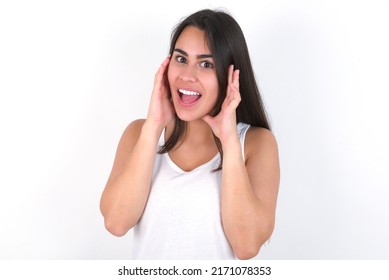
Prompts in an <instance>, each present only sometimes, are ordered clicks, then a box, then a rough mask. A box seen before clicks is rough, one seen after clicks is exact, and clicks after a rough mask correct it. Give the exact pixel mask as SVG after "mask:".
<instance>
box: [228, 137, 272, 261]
mask: <svg viewBox="0 0 389 280" xmlns="http://www.w3.org/2000/svg"><path fill="white" fill-rule="evenodd" d="M221 212H222V213H221V216H222V223H223V228H224V231H225V233H226V236H227V238H228V240H229V242H230V244H231V247H232V248H233V250H234V252H235V254H236V255H237V257H238V258H241V259H248V258H252V257H254V256H255V255H256V254H257V253H258V251H259V249H260V247H261V245H262V243H263V242H265V241H266V240H267V238H268V237H267V235H268V234H267V229H268V224H267V223H268V219H267V218H266V216H265V215H262V213H263V211H261V202H260V200H259V198H258V197H257V196H256V195H255V192H254V190H253V187H252V186H251V183H250V179H249V176H248V174H247V170H246V166H245V161H244V159H243V156H242V148H241V144H240V142H239V140H238V139H237V141H231V142H230V143H228V144H224V146H223V171H222V200H221Z"/></svg>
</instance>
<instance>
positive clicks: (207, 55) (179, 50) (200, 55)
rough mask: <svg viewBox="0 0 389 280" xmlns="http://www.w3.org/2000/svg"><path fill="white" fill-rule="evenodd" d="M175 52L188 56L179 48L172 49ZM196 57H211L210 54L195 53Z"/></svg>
mask: <svg viewBox="0 0 389 280" xmlns="http://www.w3.org/2000/svg"><path fill="white" fill-rule="evenodd" d="M174 51H175V52H178V53H180V54H182V55H184V56H189V55H188V53H187V52H186V51H183V50H181V49H174ZM196 57H197V58H212V54H198V55H196Z"/></svg>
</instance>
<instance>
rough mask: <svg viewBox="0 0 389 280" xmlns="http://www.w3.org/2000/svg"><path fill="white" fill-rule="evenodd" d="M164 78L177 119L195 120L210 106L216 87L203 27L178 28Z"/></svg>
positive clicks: (213, 102) (215, 97) (214, 97)
mask: <svg viewBox="0 0 389 280" xmlns="http://www.w3.org/2000/svg"><path fill="white" fill-rule="evenodd" d="M168 80H169V84H170V90H171V94H172V100H173V105H174V108H175V110H176V113H177V115H178V117H179V118H180V119H181V120H183V121H192V120H197V119H200V118H202V117H204V116H205V115H207V114H209V113H210V112H211V111H212V110H213V108H214V106H215V104H216V101H217V98H218V89H219V88H218V81H217V77H216V68H215V65H214V60H213V58H212V54H211V52H210V50H209V48H208V46H207V43H206V40H205V33H204V31H202V30H200V29H198V28H197V27H193V26H188V27H186V28H185V29H184V30H183V31H182V32H181V34H180V36H179V37H178V40H177V42H176V45H175V47H174V50H173V54H172V57H171V61H170V64H169V70H168Z"/></svg>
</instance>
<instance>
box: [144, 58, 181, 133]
mask: <svg viewBox="0 0 389 280" xmlns="http://www.w3.org/2000/svg"><path fill="white" fill-rule="evenodd" d="M169 62H170V56H168V57H167V58H165V60H164V61H163V62H162V64H161V66H160V67H159V69H158V71H157V73H156V74H155V78H154V87H153V92H152V94H151V100H150V105H149V111H148V114H147V120H146V123H145V125H146V126H147V127H149V128H151V129H153V130H154V129H156V130H157V132H158V133H160V132H161V131H162V129H163V128H164V127H166V126H167V125H168V124H169V123H170V122H171V121H172V120H173V118H174V107H173V104H172V102H171V101H170V100H169V90H170V89H169V82H168V79H167V68H168V66H169Z"/></svg>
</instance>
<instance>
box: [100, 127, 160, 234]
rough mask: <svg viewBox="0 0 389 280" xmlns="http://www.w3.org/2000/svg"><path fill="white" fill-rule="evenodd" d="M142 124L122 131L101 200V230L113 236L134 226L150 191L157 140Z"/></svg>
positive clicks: (124, 232) (123, 232)
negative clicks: (102, 228) (102, 218)
mask: <svg viewBox="0 0 389 280" xmlns="http://www.w3.org/2000/svg"><path fill="white" fill-rule="evenodd" d="M144 122H145V121H144V120H138V121H135V122H133V123H131V124H130V125H129V126H128V127H127V128H126V130H125V131H124V133H123V135H122V137H121V139H120V142H119V145H118V149H117V152H116V157H115V161H114V164H113V167H112V171H111V174H110V176H109V178H108V181H107V184H106V187H105V189H104V192H103V194H102V197H101V202H100V209H101V213H102V214H103V216H104V223H105V227H106V228H107V230H108V231H109V232H111V233H112V234H113V235H116V236H122V235H124V234H126V233H127V231H128V230H130V229H131V228H132V227H133V226H134V225H136V224H137V222H138V220H139V218H140V217H141V215H142V213H143V210H144V207H145V205H146V201H147V197H148V194H149V190H150V184H151V177H152V172H153V166H154V161H155V156H156V152H157V144H158V137H159V136H157V135H156V134H155V135H153V133H149V132H148V131H147V129H146V127H144V128H143V124H144Z"/></svg>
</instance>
